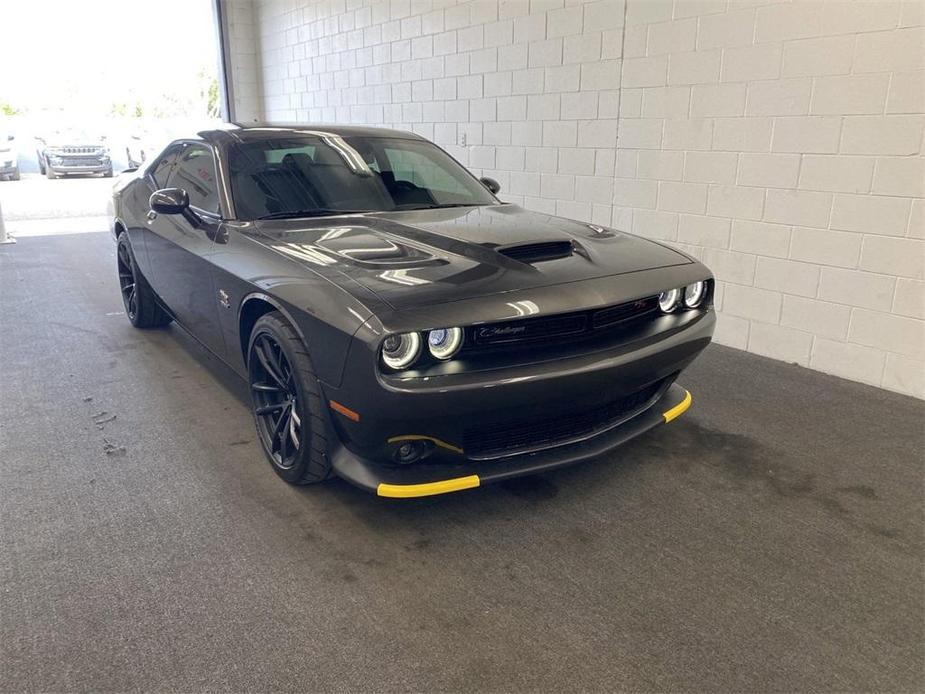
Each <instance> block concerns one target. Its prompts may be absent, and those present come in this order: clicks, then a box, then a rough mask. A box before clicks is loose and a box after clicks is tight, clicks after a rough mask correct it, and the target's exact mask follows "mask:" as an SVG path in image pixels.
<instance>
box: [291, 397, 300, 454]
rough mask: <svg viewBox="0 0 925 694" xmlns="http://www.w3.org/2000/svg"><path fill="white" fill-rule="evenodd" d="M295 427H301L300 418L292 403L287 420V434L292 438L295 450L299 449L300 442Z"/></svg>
mask: <svg viewBox="0 0 925 694" xmlns="http://www.w3.org/2000/svg"><path fill="white" fill-rule="evenodd" d="M296 427H298V428H301V427H302V420H300V419H299V414H298V412H296V410H295V406H294V405H293V408H292V416H291V417H290V421H289V436H290V437H291V438H292V443H294V444H295V448H296V450H299V447H300V445H301V444H300V443H299V434H298V432H297V431H296Z"/></svg>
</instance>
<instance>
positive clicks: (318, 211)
mask: <svg viewBox="0 0 925 694" xmlns="http://www.w3.org/2000/svg"><path fill="white" fill-rule="evenodd" d="M370 211H371V210H335V209H332V208H330V207H316V208H314V209H311V210H287V211H285V212H271V213H270V214H265V215H262V216H260V217H257V219H296V218H298V217H327V216H333V215H338V214H359V213H362V212H370Z"/></svg>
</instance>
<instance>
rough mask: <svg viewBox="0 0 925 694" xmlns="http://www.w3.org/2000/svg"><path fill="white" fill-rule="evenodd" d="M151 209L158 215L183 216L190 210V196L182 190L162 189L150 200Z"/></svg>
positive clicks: (156, 191)
mask: <svg viewBox="0 0 925 694" xmlns="http://www.w3.org/2000/svg"><path fill="white" fill-rule="evenodd" d="M148 202H149V203H150V205H151V209H152V210H153V211H154V212H157V213H158V214H183V213H184V212H185V211H186V210H187V209H189V195H187V193H186V191H185V190H183V189H182V188H161V189H160V190H155V191H154V192H153V193H151V197H150V198H149V199H148Z"/></svg>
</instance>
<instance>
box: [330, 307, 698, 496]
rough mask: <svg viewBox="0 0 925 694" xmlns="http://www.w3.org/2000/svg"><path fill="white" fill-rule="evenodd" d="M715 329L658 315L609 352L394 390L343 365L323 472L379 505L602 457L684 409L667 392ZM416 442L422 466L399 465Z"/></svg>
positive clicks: (356, 366) (358, 367)
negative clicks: (421, 447) (382, 500)
mask: <svg viewBox="0 0 925 694" xmlns="http://www.w3.org/2000/svg"><path fill="white" fill-rule="evenodd" d="M714 325H715V314H714V312H713V311H712V310H709V311H704V312H698V313H696V314H694V313H691V314H688V315H684V316H675V315H672V316H664V317H662V318H659V319H657V320H656V321H654V322H653V324H652V325H651V332H644V333H640V334H639V335H637V336H636V339H634V340H631V341H629V342H628V343H625V344H622V345H619V346H616V347H614V348H608V349H606V350H602V351H598V352H593V353H587V354H580V355H574V356H571V357H569V358H561V359H554V360H551V361H546V362H537V363H530V364H523V365H521V366H517V367H512V368H507V369H498V370H493V371H490V372H474V373H473V372H462V373H457V374H451V375H447V376H444V377H440V376H436V377H428V378H419V379H413V380H412V381H409V382H401V383H398V384H396V383H394V382H387V381H383V380H382V379H381V378H375V377H372V378H371V377H370V376H369V374H368V372H367V371H366V370H364V369H363V368H362V363H363V362H362V360H354V359H352V358H351V356H352V355H349V356H348V366H347V368H346V370H345V373H344V379H343V382H342V383H341V385H340V387H339V388H335V387H332V386H330V385H328V384H323V389H324V402H325V403H326V404H328V405H329V408H330V409H329V410H328V414H329V417H328V419H329V426H330V429H331V431H330V433H329V437H328V440H329V441H332V442H334V445H333V446H332V450H331V460H332V465H333V468H334V470H335V472H336V473H337V474H338V475H339V476H341V477H343V478H344V479H346V480H348V481H350V482H352V483H354V484H356V485H358V486H360V487H362V488H364V489H367V490H368V491H371V492H374V493H377V494H379V495H381V496H426V495H430V494H439V493H443V492H448V491H456V490H458V489H465V488H468V487H474V486H478V485H480V484H484V483H487V482H493V481H498V480H502V479H506V478H509V477H513V476H517V475H524V474H530V473H533V472H536V471H538V470H544V469H550V468H555V467H559V466H561V465H569V464H571V463H575V462H578V461H581V460H586V459H588V458H593V457H596V456H600V455H602V454H603V453H606V452H607V451H609V450H611V449H613V448H614V447H616V446H618V445H620V444H622V443H624V442H625V441H627V440H629V439H631V438H634V437H635V436H638V435H640V434H641V433H643V432H645V431H647V430H649V429H651V428H653V427H654V426H657V425H658V424H661V423H664V422H665V421H666V414H667V413H672V412H677V413H680V412H681V411H683V410H684V409H686V408H687V405H688V404H689V399H688V397H687V393H686V391H684V390H683V389H682V388H680V387H679V386H676V385H674V381H675V379H676V378H677V376H678V374H679V373H680V372H681V371H682V370H683V369H684V368H686V367H687V365H688V364H690V362H691V361H693V360H694V359H695V358H696V356H697V355H698V354H699V353H700V352H701V351H702V350H703V349H704V348H705V347H706V346H707V345H708V344H709V342H710V339H711V337H712V334H713V327H714ZM685 402H686V403H687V404H684V403H685ZM682 404H683V407H682V408H681V410H675V408H677V407H679V406H681V405H682ZM675 416H676V415H675ZM668 418H670V417H668ZM573 423H574V425H575V428H574V430H573V429H572V425H573ZM573 434H574V435H573ZM530 437H535V438H533V439H531V438H530ZM422 440H423V441H426V442H427V445H428V446H429V449H428V452H427V455H426V457H423V458H422V459H420V460H418V461H416V462H412V463H406V464H399V463H398V462H397V458H396V453H397V450H398V447H399V446H400V445H401V444H402V443H405V442H408V441H422ZM522 442H525V443H523V445H522ZM534 442H535V444H534Z"/></svg>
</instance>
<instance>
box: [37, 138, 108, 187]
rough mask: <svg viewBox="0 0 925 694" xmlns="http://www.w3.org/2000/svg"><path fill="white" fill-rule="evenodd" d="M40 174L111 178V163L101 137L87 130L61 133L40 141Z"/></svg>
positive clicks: (39, 139)
mask: <svg viewBox="0 0 925 694" xmlns="http://www.w3.org/2000/svg"><path fill="white" fill-rule="evenodd" d="M37 140H38V142H39V147H38V149H37V151H36V158H37V159H38V162H39V170H40V171H41V172H42V173H43V174H45V176H47V177H48V178H58V177H59V176H64V175H67V174H102V175H103V176H106V177H111V176H112V159H110V158H109V147H108V146H107V145H106V138H105V137H104V136H102V135H93V134H91V133H88V132H87V131H85V130H61V131H58V132H55V133H54V134H53V135H50V136H48V137H47V138H37Z"/></svg>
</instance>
